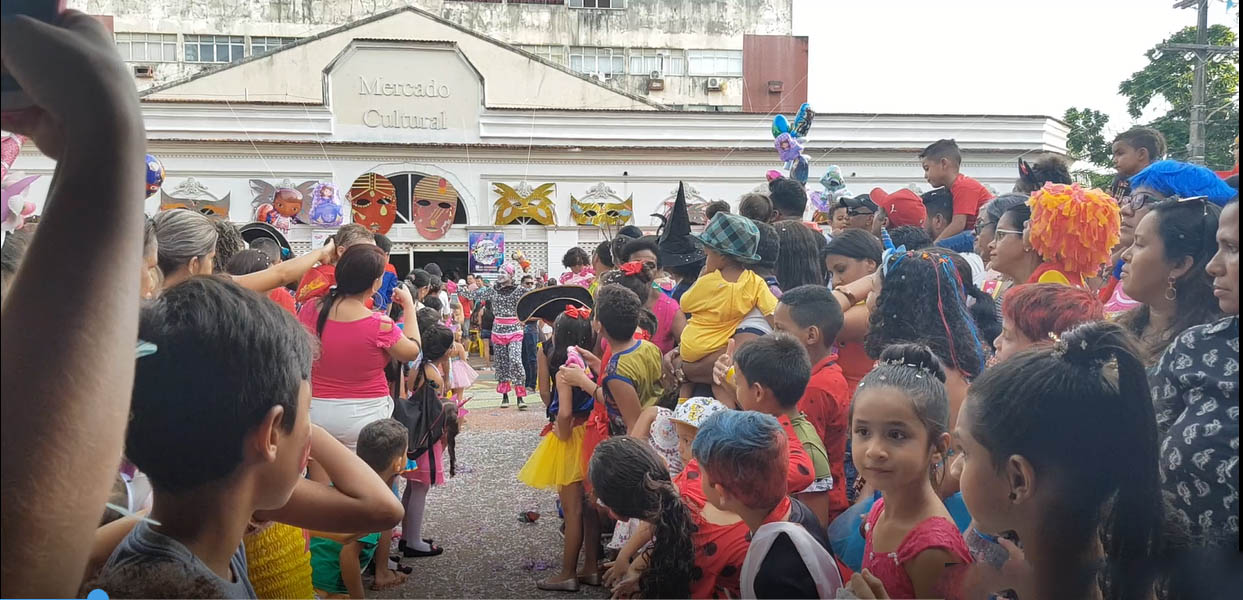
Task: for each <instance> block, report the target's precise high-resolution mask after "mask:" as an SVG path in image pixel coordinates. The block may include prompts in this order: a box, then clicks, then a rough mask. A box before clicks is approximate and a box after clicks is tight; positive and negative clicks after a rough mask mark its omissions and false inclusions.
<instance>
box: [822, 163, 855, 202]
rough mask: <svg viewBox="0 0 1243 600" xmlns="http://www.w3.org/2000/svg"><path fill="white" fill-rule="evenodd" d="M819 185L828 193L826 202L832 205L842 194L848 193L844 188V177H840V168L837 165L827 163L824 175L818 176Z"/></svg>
mask: <svg viewBox="0 0 1243 600" xmlns="http://www.w3.org/2000/svg"><path fill="white" fill-rule="evenodd" d="M820 185H822V186H824V191H825V193H826V194H827V195H828V204H829V206H832V205H833V204H835V203H836V202H837V200H838V198H841V197H842V196H847V195H849V194H850V190H848V189H846V179H845V178H843V177H842V169H841V167H839V166H837V165H829V168H828V169H826V170H825V172H824V175H823V176H821V177H820Z"/></svg>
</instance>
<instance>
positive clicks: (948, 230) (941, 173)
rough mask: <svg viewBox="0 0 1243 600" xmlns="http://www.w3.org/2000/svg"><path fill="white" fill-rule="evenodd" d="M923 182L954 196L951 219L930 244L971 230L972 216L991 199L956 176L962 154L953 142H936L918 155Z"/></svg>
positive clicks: (971, 181) (980, 188)
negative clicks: (922, 169)
mask: <svg viewBox="0 0 1243 600" xmlns="http://www.w3.org/2000/svg"><path fill="white" fill-rule="evenodd" d="M919 161H920V163H921V164H922V165H923V167H924V179H926V180H928V183H929V184H931V185H932V186H933V187H945V188H949V191H950V194H952V195H953V196H954V217H953V219H952V220H951V221H950V223H949V225H948V226H946V227H945V229H944V230H942V231H941V235H939V236H937V239H935V240H933V241H934V242H936V241H939V240H943V239H945V238H948V237H953V236H955V235H958V234H959V233H962V232H964V231H971V230H972V229H974V228H975V218H976V215H978V214H979V213H980V208H981V207H982V206H984V204H985V203H986V202H988V201H989V200H992V199H993V195H992V194H991V193H989V191H988V189H986V188H985V187H984V186H983V185H982V184H981V183H980V182H978V181H976V180H974V179H972V178H970V177H967V176H966V175H963V174H962V173H959V172H958V170H959V168H960V167H961V166H962V153H961V152H959V151H958V144H957V143H956V142H954V140H937V141H935V142H933V143H932V144H930V145H929V146H928V147H927V148H924V151H923V152H920V153H919Z"/></svg>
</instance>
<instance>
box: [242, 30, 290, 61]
mask: <svg viewBox="0 0 1243 600" xmlns="http://www.w3.org/2000/svg"><path fill="white" fill-rule="evenodd" d="M296 39H297V38H291V37H272V36H266V37H265V36H259V35H253V36H251V37H250V55H251V56H257V55H260V54H267V53H268V52H271V51H273V50H276V49H277V48H280V47H281V46H284V45H285V44H289V43H292V42H293V41H294V40H296Z"/></svg>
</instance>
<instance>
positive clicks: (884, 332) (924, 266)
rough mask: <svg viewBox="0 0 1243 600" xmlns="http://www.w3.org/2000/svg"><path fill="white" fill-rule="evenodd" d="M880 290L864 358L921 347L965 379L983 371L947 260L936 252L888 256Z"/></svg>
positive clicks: (974, 336) (963, 302)
mask: <svg viewBox="0 0 1243 600" xmlns="http://www.w3.org/2000/svg"><path fill="white" fill-rule="evenodd" d="M886 266H887V268H888V272H887V273H886V275H885V283H884V288H883V289H882V290H881V293H880V296H879V297H878V298H877V300H876V309H875V310H873V311H872V315H871V317H870V318H869V321H868V334H867V338H865V339H864V341H863V348H864V350H865V351H867V354H868V356H870V357H872V358H879V357H880V355H881V352H882V351H883V350H884V349H885V348H886V347H887V346H890V345H893V344H898V343H915V344H923V345H925V346H928V347H929V348H931V349H932V352H933V353H934V354H936V355H937V358H939V359H941V362H942V363H944V364H945V365H946V366H947V367H953V368H955V369H957V370H958V371H961V372H962V373H963V374H964V375H965V376H966V377H967V378H968V379H969V378H972V377H975V376H976V375H979V373H980V370H981V369H982V368H983V366H984V348H983V346H982V345H981V343H980V337H979V332H978V331H977V330H976V326H975V322H974V320H973V319H972V317H971V314H970V313H969V312H968V310H967V303H966V300H965V296H964V295H963V291H962V290H963V288H962V285H961V284H960V283H959V276H958V271H957V269H956V268H955V266H954V263H953V260H952V259H951V258H950V257H949V256H948V255H946V254H945V253H944V252H943V251H940V250H936V249H927V250H908V251H907V252H905V253H903V254H896V255H894V256H891V257H889V260H888V262H887V264H886Z"/></svg>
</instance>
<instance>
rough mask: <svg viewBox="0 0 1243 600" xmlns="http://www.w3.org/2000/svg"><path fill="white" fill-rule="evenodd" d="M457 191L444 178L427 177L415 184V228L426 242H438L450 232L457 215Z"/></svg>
mask: <svg viewBox="0 0 1243 600" xmlns="http://www.w3.org/2000/svg"><path fill="white" fill-rule="evenodd" d="M457 203H458V195H457V190H455V189H453V185H452V184H450V183H449V181H448V180H446V179H445V178H444V177H437V176H435V175H425V176H423V178H422V179H420V180H419V182H418V183H416V184H414V207H413V209H414V210H413V213H414V214H413V215H411V216H412V217H413V221H414V228H415V230H416V231H418V232H419V235H421V236H423V239H426V240H438V239H440V238H442V237H444V236H445V234H446V233H448V232H449V226H450V225H453V217H455V216H456V215H457Z"/></svg>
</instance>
